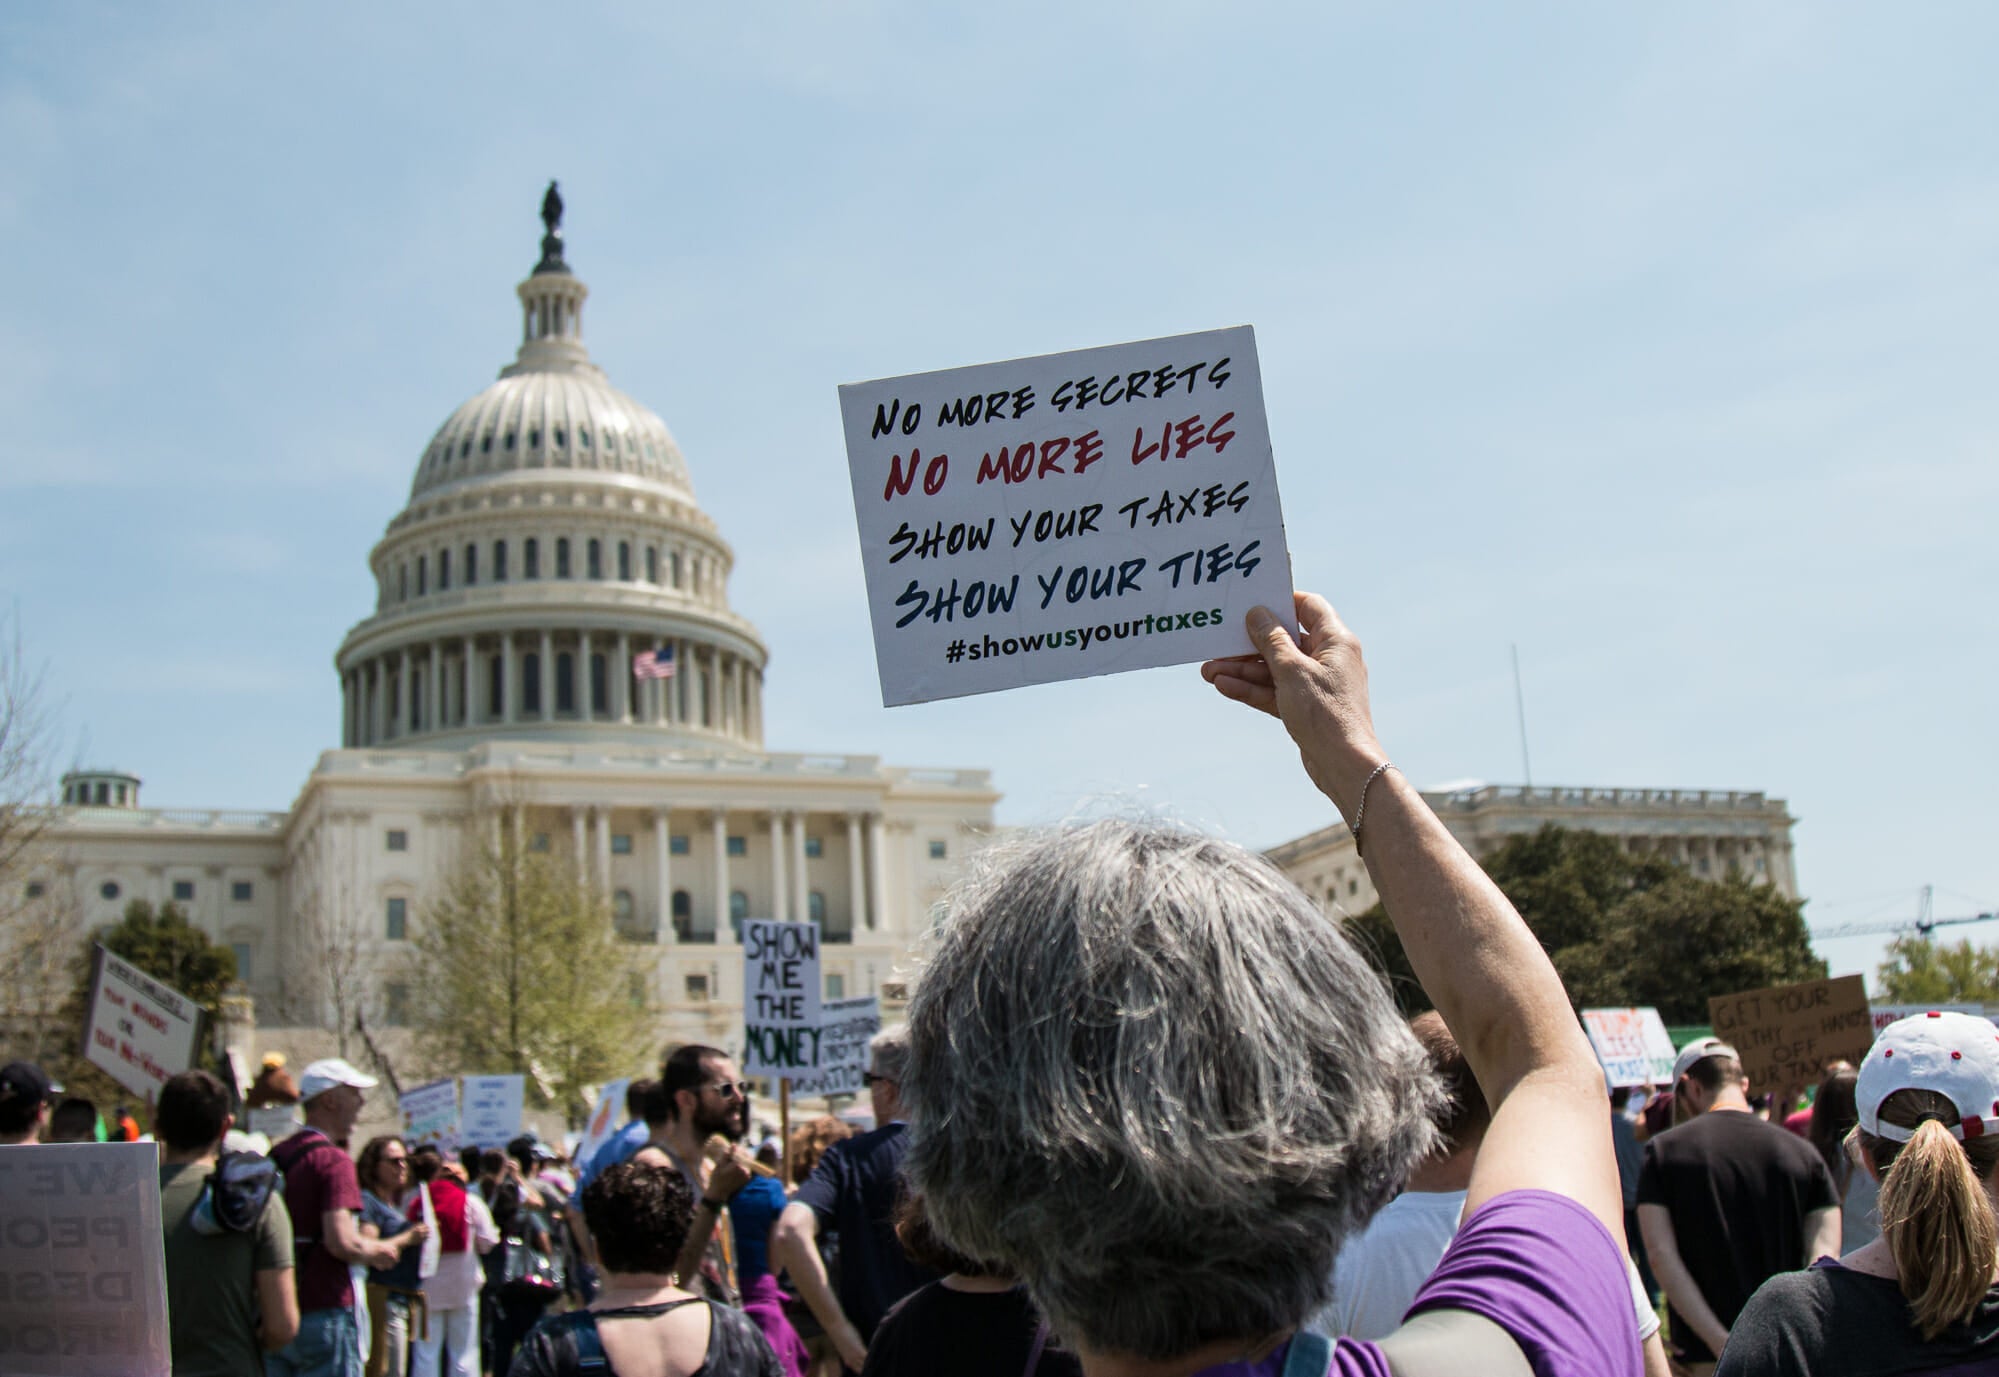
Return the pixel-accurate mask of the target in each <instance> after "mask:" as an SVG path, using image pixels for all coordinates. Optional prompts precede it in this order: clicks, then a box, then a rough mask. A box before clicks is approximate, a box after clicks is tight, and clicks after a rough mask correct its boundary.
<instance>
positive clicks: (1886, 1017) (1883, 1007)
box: [1867, 1002, 1999, 1038]
mask: <svg viewBox="0 0 1999 1377" xmlns="http://www.w3.org/2000/svg"><path fill="white" fill-rule="evenodd" d="M1867 1012H1868V1015H1869V1017H1871V1018H1872V1019H1873V1020H1874V1036H1875V1037H1877V1038H1878V1037H1880V1036H1881V1030H1882V1029H1883V1028H1886V1027H1887V1026H1888V1025H1889V1024H1891V1023H1894V1022H1896V1021H1898V1020H1900V1019H1905V1018H1914V1017H1915V1016H1916V1015H1918V1014H1927V1013H1931V1012H1935V1013H1939V1014H1977V1015H1979V1016H1981V1017H1983V1016H1984V1014H1985V1006H1984V1005H1983V1004H1875V1003H1872V1002H1870V1003H1869V1004H1868V1006H1867ZM1994 1021H1995V1022H1999V1020H1994Z"/></svg>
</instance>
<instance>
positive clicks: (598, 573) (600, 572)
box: [588, 540, 604, 579]
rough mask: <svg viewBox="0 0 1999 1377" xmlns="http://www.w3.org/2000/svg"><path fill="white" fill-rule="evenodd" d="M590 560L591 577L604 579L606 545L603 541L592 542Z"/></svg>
mask: <svg viewBox="0 0 1999 1377" xmlns="http://www.w3.org/2000/svg"><path fill="white" fill-rule="evenodd" d="M588 559H589V566H588V568H589V575H590V577H591V578H593V579H600V578H602V577H604V545H603V542H602V541H599V540H592V541H591V542H590V545H589V554H588Z"/></svg>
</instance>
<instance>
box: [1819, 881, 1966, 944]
mask: <svg viewBox="0 0 1999 1377" xmlns="http://www.w3.org/2000/svg"><path fill="white" fill-rule="evenodd" d="M1930 897H1931V886H1929V885H1924V886H1923V888H1922V893H1921V896H1920V897H1919V898H1918V899H1917V901H1916V916H1915V917H1914V918H1900V919H1893V920H1890V921H1888V922H1885V923H1846V924H1843V925H1842V926H1840V927H1836V928H1813V929H1812V932H1811V937H1812V940H1813V941H1814V942H1823V941H1825V940H1826V939H1828V938H1832V937H1873V936H1879V935H1881V934H1884V933H1904V932H1914V933H1917V934H1919V935H1921V936H1923V937H1928V936H1929V935H1930V933H1932V932H1933V931H1935V930H1936V929H1937V928H1949V927H1956V926H1957V925H1958V924H1960V923H1990V922H1992V921H1994V920H1995V919H1999V912H1992V913H1966V914H1963V915H1961V916H1958V917H1954V918H1939V917H1937V916H1936V914H1935V913H1934V912H1933V911H1932V909H1931V906H1930Z"/></svg>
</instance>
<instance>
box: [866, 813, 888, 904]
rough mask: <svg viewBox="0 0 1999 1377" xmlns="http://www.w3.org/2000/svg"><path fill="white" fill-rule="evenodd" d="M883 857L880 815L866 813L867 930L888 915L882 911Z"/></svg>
mask: <svg viewBox="0 0 1999 1377" xmlns="http://www.w3.org/2000/svg"><path fill="white" fill-rule="evenodd" d="M884 860H885V857H884V854H883V846H882V815H881V814H880V813H870V814H868V930H869V931H870V932H872V931H874V930H875V929H876V928H879V927H882V926H884V925H885V924H886V922H887V918H888V915H887V914H886V913H884V912H883V907H884V905H883V902H882V901H883V898H884V897H885V896H884V895H883V892H882V875H883V874H884V871H883V869H882V866H883V863H884Z"/></svg>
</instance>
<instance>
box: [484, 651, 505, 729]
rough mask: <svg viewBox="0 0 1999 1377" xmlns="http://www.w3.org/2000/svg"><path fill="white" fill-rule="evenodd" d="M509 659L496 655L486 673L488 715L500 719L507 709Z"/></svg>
mask: <svg viewBox="0 0 1999 1377" xmlns="http://www.w3.org/2000/svg"><path fill="white" fill-rule="evenodd" d="M506 701H507V657H506V656H504V655H495V656H494V657H493V659H492V661H491V663H490V664H488V666H487V672H486V714H487V715H488V716H489V717H498V716H499V715H500V714H501V713H502V712H503V711H505V708H506Z"/></svg>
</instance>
